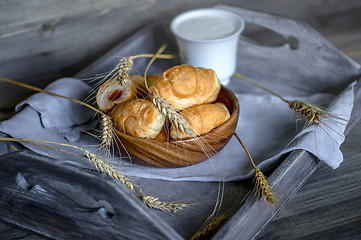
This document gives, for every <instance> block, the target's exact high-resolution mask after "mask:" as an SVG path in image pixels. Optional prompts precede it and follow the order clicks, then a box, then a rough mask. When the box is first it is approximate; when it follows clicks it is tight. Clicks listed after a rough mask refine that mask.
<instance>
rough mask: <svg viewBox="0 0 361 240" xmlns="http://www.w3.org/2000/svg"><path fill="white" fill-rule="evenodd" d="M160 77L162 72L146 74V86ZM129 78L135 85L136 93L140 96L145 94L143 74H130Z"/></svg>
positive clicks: (149, 85) (146, 92)
mask: <svg viewBox="0 0 361 240" xmlns="http://www.w3.org/2000/svg"><path fill="white" fill-rule="evenodd" d="M161 77H162V74H154V75H147V81H148V87H151V86H152V85H153V83H154V82H155V81H157V80H159V79H160V78H161ZM129 78H130V80H131V81H132V82H133V83H134V84H135V86H136V87H137V91H138V95H139V96H140V97H142V98H144V97H145V96H147V94H148V91H147V89H146V87H145V83H144V76H142V75H131V76H130V77H129Z"/></svg>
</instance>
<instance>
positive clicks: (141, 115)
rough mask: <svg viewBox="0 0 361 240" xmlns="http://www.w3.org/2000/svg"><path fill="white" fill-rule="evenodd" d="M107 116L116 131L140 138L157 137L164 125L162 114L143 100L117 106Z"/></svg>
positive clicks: (151, 104)
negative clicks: (109, 117) (110, 118)
mask: <svg viewBox="0 0 361 240" xmlns="http://www.w3.org/2000/svg"><path fill="white" fill-rule="evenodd" d="M109 115H110V116H111V117H112V120H113V122H114V126H115V127H116V128H117V129H118V130H120V131H122V132H123V133H126V134H129V135H131V136H134V137H141V138H155V137H157V135H158V134H159V133H160V132H161V130H162V128H163V126H164V123H165V118H164V116H163V114H162V113H161V112H160V111H159V110H158V108H156V107H155V106H154V105H153V103H152V102H150V101H148V100H145V99H133V100H130V101H127V102H122V103H120V104H117V105H116V106H115V107H114V108H113V109H112V110H111V111H110V113H109Z"/></svg>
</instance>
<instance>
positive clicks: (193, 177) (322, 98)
mask: <svg viewBox="0 0 361 240" xmlns="http://www.w3.org/2000/svg"><path fill="white" fill-rule="evenodd" d="M354 87H355V83H352V84H350V85H349V86H348V87H347V88H346V89H345V90H344V91H343V92H342V93H340V94H338V95H337V96H335V95H331V94H314V95H311V96H308V97H303V98H302V99H299V100H303V101H306V102H309V103H312V104H317V105H323V106H326V107H327V105H328V107H327V111H328V112H329V113H330V116H326V118H325V119H324V121H323V122H322V123H321V124H320V126H314V125H312V126H310V127H308V128H305V129H303V126H304V124H305V121H304V118H303V117H302V116H300V115H299V114H296V113H295V112H294V111H293V110H291V109H290V108H289V107H288V105H287V104H286V103H284V102H282V101H281V100H280V99H279V98H277V97H275V96H272V95H269V94H244V93H243V94H242V93H237V92H236V96H237V98H238V101H239V103H240V116H239V121H238V125H237V129H236V132H237V133H238V135H239V136H240V138H241V139H242V140H243V142H244V143H245V145H246V146H247V148H248V150H249V152H250V153H251V155H252V156H253V158H254V160H255V162H256V164H257V165H258V166H259V167H260V168H261V169H262V170H266V169H268V168H269V167H270V166H271V165H272V164H274V163H275V162H277V160H279V159H280V158H281V157H282V156H283V155H284V154H287V153H289V152H291V151H293V150H295V149H305V150H307V151H309V152H311V153H312V154H313V155H315V156H316V157H317V158H319V159H320V160H321V161H323V162H325V163H326V164H328V165H329V166H330V167H331V168H337V167H338V166H339V164H340V163H341V162H342V161H343V155H342V152H341V150H340V145H341V144H342V143H343V141H344V139H345V136H344V131H345V128H346V125H347V122H348V120H349V119H350V115H351V111H352V109H353V104H354ZM46 90H47V91H50V92H53V93H57V94H60V95H63V96H68V97H71V98H75V99H78V100H84V99H85V98H86V96H87V95H88V94H89V91H90V87H89V86H88V85H87V84H85V83H84V82H82V81H80V80H78V79H75V78H63V79H59V80H57V81H55V82H53V83H52V84H50V85H49V86H48V87H47V88H46ZM288 99H292V98H290V97H289V98H288ZM16 111H17V114H16V115H15V116H14V117H13V118H11V119H9V120H6V121H3V122H1V123H0V132H2V135H4V136H11V137H14V138H27V139H36V140H48V141H53V142H58V143H65V144H72V145H76V146H79V147H82V148H85V149H87V150H89V151H90V152H93V153H97V154H100V152H99V148H98V147H99V140H98V139H97V138H96V137H94V136H93V135H94V134H95V135H96V134H98V135H99V127H98V126H97V123H98V118H97V117H96V114H95V112H94V111H92V110H90V109H88V108H86V107H83V106H81V105H79V104H77V103H74V102H71V101H69V100H66V99H62V98H59V97H56V96H50V95H47V94H45V93H37V94H34V95H33V96H32V97H30V98H29V99H27V100H25V101H24V102H22V103H20V104H19V105H18V106H17V107H16ZM0 134H1V133H0ZM0 144H1V147H0V153H1V154H5V153H7V152H8V151H11V149H12V148H11V147H10V145H11V144H14V143H4V142H2V143H0ZM23 145H24V146H26V147H27V148H29V149H31V150H32V151H34V152H37V153H40V154H43V155H46V156H49V157H53V158H55V159H58V161H60V162H63V163H64V164H71V165H76V166H79V167H83V168H85V169H90V168H94V166H93V165H92V163H91V162H90V161H89V160H88V159H87V158H85V157H83V156H80V155H73V154H69V153H67V152H62V151H54V150H52V149H47V148H43V147H39V146H37V145H34V144H29V143H23ZM51 146H53V147H59V146H56V145H51ZM60 148H63V149H66V150H68V151H73V152H76V151H75V149H70V148H67V147H60ZM78 153H79V152H78ZM114 153H115V155H114V158H112V159H108V161H109V163H111V164H112V165H113V166H114V167H115V168H117V169H118V170H119V171H120V172H122V173H123V174H125V175H127V176H141V177H146V178H154V179H164V180H172V181H178V180H182V181H232V180H241V179H246V178H249V177H251V176H252V167H251V165H250V163H249V159H248V157H247V155H246V154H245V152H244V150H243V149H242V147H241V146H240V144H239V143H238V141H237V140H236V139H235V137H233V138H232V139H231V141H230V142H229V143H228V144H227V145H226V147H225V148H224V149H223V150H222V151H221V152H220V153H218V154H217V155H216V156H214V157H212V158H211V159H208V160H206V161H204V162H202V163H199V164H196V165H193V166H189V167H183V168H176V169H159V168H153V167H147V166H141V165H134V164H130V163H129V161H128V160H126V159H121V158H120V156H119V155H118V154H119V153H118V152H117V151H115V152H114ZM120 163H126V164H124V165H123V164H120Z"/></svg>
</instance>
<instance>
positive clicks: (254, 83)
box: [234, 73, 287, 102]
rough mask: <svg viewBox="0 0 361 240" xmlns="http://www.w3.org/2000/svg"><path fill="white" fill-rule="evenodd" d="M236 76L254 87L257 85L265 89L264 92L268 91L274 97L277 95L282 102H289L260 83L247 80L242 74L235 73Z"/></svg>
mask: <svg viewBox="0 0 361 240" xmlns="http://www.w3.org/2000/svg"><path fill="white" fill-rule="evenodd" d="M234 75H235V76H236V77H238V78H240V79H243V80H245V81H246V82H249V83H251V84H253V85H255V86H257V87H259V88H261V89H263V90H264V91H266V92H268V93H270V94H272V95H275V96H277V97H279V98H280V99H281V100H282V101H284V102H287V100H286V99H284V98H283V97H282V96H281V95H279V94H277V93H275V92H273V91H271V90H269V89H268V88H265V87H263V86H262V85H260V84H258V83H256V82H254V81H252V80H251V79H248V78H246V77H245V76H243V75H241V74H239V73H235V74H234Z"/></svg>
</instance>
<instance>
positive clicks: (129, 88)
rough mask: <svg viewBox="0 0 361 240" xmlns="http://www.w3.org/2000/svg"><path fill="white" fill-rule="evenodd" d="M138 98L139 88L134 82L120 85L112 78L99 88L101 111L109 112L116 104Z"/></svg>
mask: <svg viewBox="0 0 361 240" xmlns="http://www.w3.org/2000/svg"><path fill="white" fill-rule="evenodd" d="M128 80H129V79H128ZM136 96H137V88H136V86H135V84H134V83H133V82H132V81H124V82H123V83H120V82H119V81H117V80H116V79H114V78H111V79H109V80H108V81H106V82H105V83H103V85H101V87H100V88H99V90H98V92H97V96H96V101H97V104H98V107H99V109H100V110H102V111H105V112H108V111H110V110H111V109H112V108H113V107H114V106H115V105H116V104H118V103H121V102H125V101H128V100H131V99H134V98H136Z"/></svg>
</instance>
